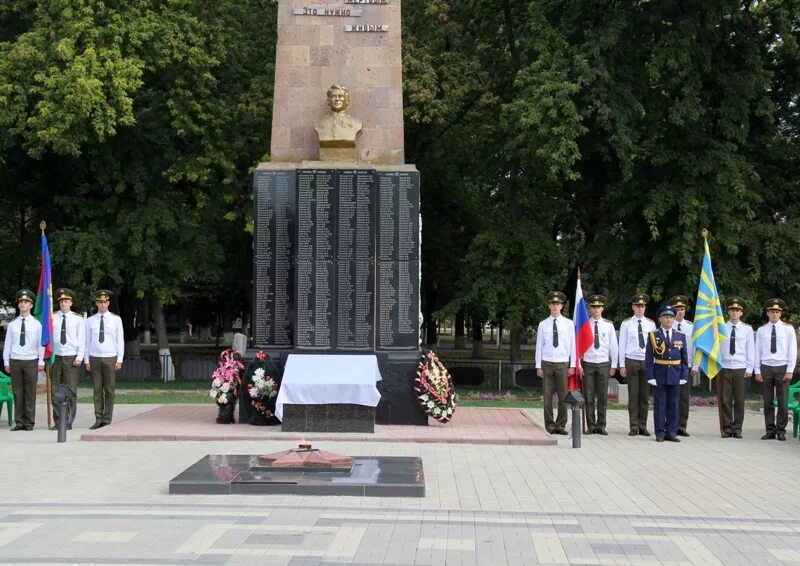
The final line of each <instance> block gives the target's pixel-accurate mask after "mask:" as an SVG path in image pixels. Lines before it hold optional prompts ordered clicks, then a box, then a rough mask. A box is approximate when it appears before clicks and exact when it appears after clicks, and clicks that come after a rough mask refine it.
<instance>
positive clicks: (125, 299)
mask: <svg viewBox="0 0 800 566" xmlns="http://www.w3.org/2000/svg"><path fill="white" fill-rule="evenodd" d="M118 296H119V299H118V304H117V306H118V308H119V316H120V318H122V333H123V335H124V337H125V357H129V358H138V357H139V331H138V329H137V328H136V324H135V320H136V303H137V301H136V298H135V297H134V296H133V295H131V294H129V293H128V292H127V291H125V290H123V291H122V292H120V294H119V295H118Z"/></svg>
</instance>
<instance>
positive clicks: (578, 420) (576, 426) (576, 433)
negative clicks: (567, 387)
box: [564, 391, 583, 448]
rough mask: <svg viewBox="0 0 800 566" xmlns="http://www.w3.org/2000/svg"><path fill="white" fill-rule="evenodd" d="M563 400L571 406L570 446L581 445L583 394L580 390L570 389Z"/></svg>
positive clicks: (577, 446)
mask: <svg viewBox="0 0 800 566" xmlns="http://www.w3.org/2000/svg"><path fill="white" fill-rule="evenodd" d="M564 402H565V403H566V404H567V405H569V406H570V407H572V447H573V448H580V447H581V431H582V430H583V418H582V415H581V409H583V395H581V392H580V391H570V392H569V393H567V396H566V397H565V398H564Z"/></svg>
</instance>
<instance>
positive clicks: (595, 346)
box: [594, 320, 600, 350]
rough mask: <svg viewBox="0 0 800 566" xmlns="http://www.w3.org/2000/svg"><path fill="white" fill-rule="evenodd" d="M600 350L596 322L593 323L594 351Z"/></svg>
mask: <svg viewBox="0 0 800 566" xmlns="http://www.w3.org/2000/svg"><path fill="white" fill-rule="evenodd" d="M599 348H600V331H599V330H598V328H597V321H596V320H595V321H594V349H595V350H597V349H599Z"/></svg>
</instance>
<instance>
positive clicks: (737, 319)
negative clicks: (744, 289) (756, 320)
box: [717, 297, 756, 438]
mask: <svg viewBox="0 0 800 566" xmlns="http://www.w3.org/2000/svg"><path fill="white" fill-rule="evenodd" d="M725 307H726V309H727V310H728V322H727V324H726V326H727V327H728V337H727V338H725V339H724V340H723V341H722V342H721V343H720V346H719V354H720V357H719V363H720V366H721V368H722V369H721V370H720V372H719V375H717V379H720V380H722V381H720V387H721V389H722V395H721V399H720V406H721V407H722V438H741V437H742V423H743V422H744V394H745V380H746V379H750V377H752V376H753V366H754V365H755V358H756V355H755V349H756V343H755V333H754V332H753V327H752V326H750V325H749V324H746V323H744V322H742V314H743V313H744V309H745V302H744V300H743V299H742V298H741V297H731V298H730V299H728V300H727V301H725Z"/></svg>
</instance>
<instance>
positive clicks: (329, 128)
mask: <svg viewBox="0 0 800 566" xmlns="http://www.w3.org/2000/svg"><path fill="white" fill-rule="evenodd" d="M349 104H350V91H348V90H347V88H345V87H343V86H342V85H338V84H334V85H331V87H330V88H329V89H328V106H329V107H330V109H331V112H330V114H328V115H326V116H324V117H322V118H320V119H319V120H316V121H315V122H314V130H316V132H317V135H318V136H319V158H320V159H321V160H323V161H328V160H331V161H340V160H346V161H355V160H356V155H357V154H356V137H357V136H358V133H359V132H360V131H361V120H359V119H358V118H355V117H353V116H350V115H349V114H348V113H347V112H346V110H347V107H348V106H349Z"/></svg>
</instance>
